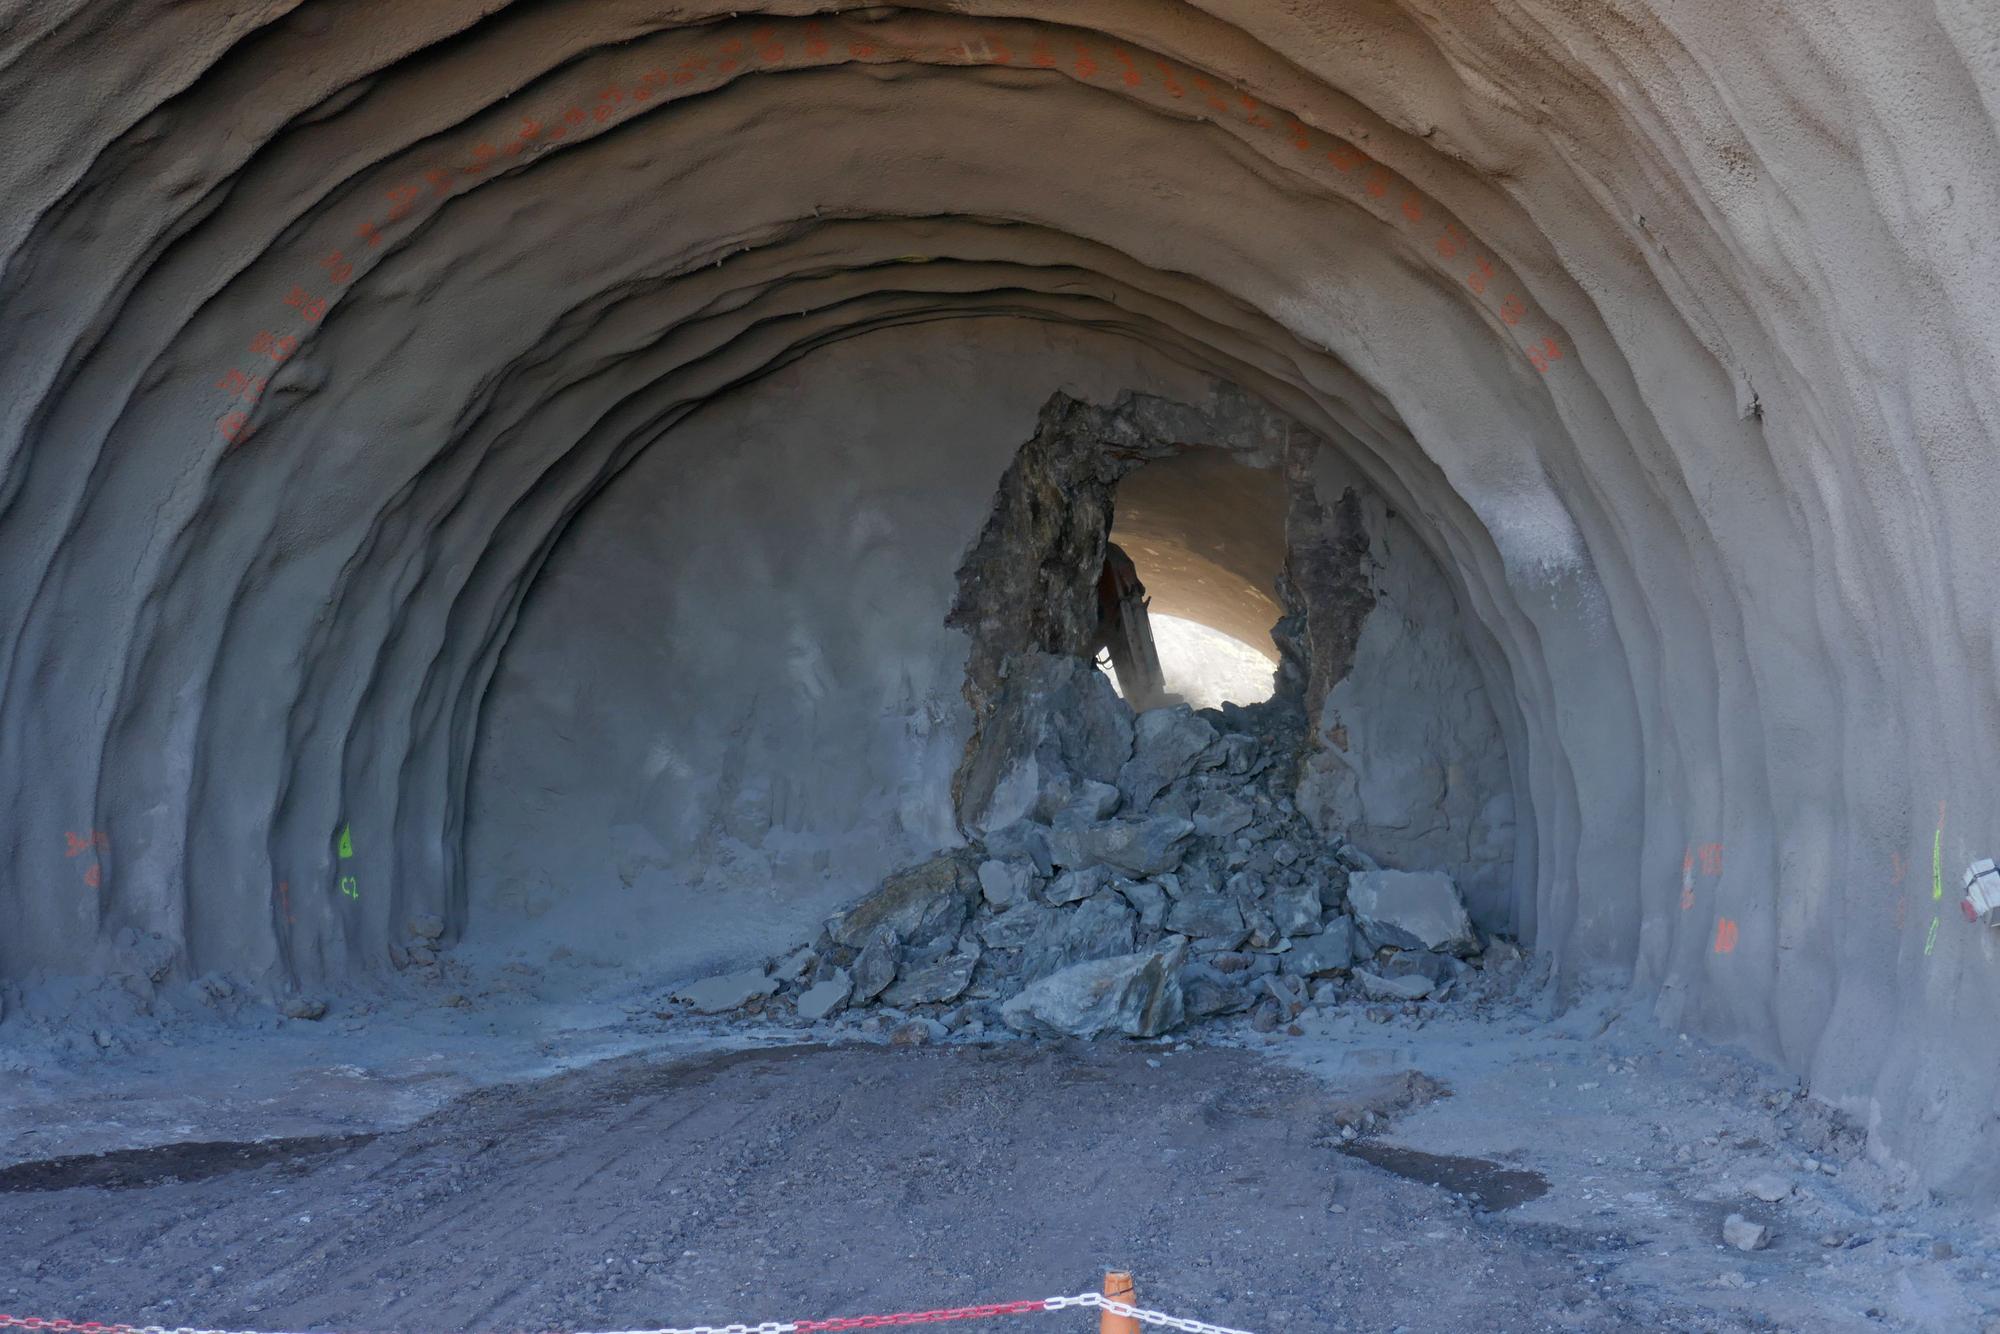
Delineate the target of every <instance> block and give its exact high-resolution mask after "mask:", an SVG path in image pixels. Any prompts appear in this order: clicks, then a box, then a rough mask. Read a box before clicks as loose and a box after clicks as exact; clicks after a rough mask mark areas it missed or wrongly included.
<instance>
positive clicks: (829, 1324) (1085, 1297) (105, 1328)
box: [0, 1292, 1249, 1334]
mask: <svg viewBox="0 0 2000 1334" xmlns="http://www.w3.org/2000/svg"><path fill="white" fill-rule="evenodd" d="M1072 1308H1095V1309H1097V1310H1100V1311H1109V1312H1111V1313H1112V1314H1113V1315H1122V1316H1129V1317H1131V1318H1132V1319H1134V1320H1137V1321H1139V1322H1140V1323H1141V1324H1146V1325H1159V1326H1161V1327H1163V1328H1165V1329H1178V1330H1183V1331H1185V1334H1249V1331H1247V1330H1241V1329H1230V1328H1228V1327H1226V1326H1223V1325H1211V1324H1208V1323H1206V1322H1205V1321H1201V1320H1189V1319H1186V1318H1184V1317H1181V1316H1172V1315H1168V1314H1167V1313H1166V1312H1164V1311H1148V1310H1145V1309H1144V1308H1142V1307H1137V1306H1133V1305H1131V1304H1130V1303H1128V1302H1121V1301H1115V1300H1113V1299H1112V1298H1110V1297H1106V1296H1103V1295H1102V1294H1100V1293H1095V1292H1086V1293H1083V1294H1081V1295H1079V1296H1076V1297H1042V1298H1038V1299H1034V1300H1029V1301H1019V1302H998V1303H995V1304H993V1305H989V1306H948V1307H944V1308H941V1309H939V1310H935V1311H898V1312H895V1313H893V1314H890V1315H853V1316H834V1317H832V1318H830V1319H824V1320H788V1321H776V1320H770V1321H765V1322H764V1323H763V1324H758V1325H681V1326H665V1327H655V1328H653V1329H644V1330H614V1331H605V1332H604V1334H810V1332H811V1331H816V1330H850V1329H888V1328H892V1327H894V1326H897V1325H937V1324H943V1323H945V1322H946V1321H951V1320H983V1319H987V1318H989V1317H992V1316H1003V1315H1027V1314H1028V1313H1030V1312H1033V1311H1063V1310H1069V1309H1072ZM0 1329H32V1330H46V1331H48V1334H259V1332H258V1331H251V1330H220V1329H190V1328H187V1327H185V1326H182V1327H179V1328H172V1329H170V1328H168V1327H166V1326H163V1325H105V1324H99V1323H97V1322H96V1321H78V1320H46V1319H41V1318H39V1317H36V1316H17V1315H6V1314H0Z"/></svg>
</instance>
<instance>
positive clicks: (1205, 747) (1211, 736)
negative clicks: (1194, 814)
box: [1118, 704, 1222, 812]
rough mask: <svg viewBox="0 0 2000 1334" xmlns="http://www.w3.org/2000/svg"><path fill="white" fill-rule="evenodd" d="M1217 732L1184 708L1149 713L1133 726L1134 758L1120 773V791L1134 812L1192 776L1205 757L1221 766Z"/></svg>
mask: <svg viewBox="0 0 2000 1334" xmlns="http://www.w3.org/2000/svg"><path fill="white" fill-rule="evenodd" d="M1214 745H1215V728H1214V727H1212V726H1211V725H1210V724H1209V722H1208V720H1207V719H1206V718H1201V717H1198V716H1197V715H1196V714H1195V712H1194V710H1193V709H1191V708H1189V707H1188V706H1187V705H1185V704H1175V705H1172V706H1171V707H1168V708H1164V709H1148V710H1146V712H1144V713H1142V714H1140V715H1139V719H1138V721H1137V722H1136V723H1134V724H1133V726H1132V758H1131V759H1129V760H1127V761H1126V762H1125V763H1124V765H1123V767H1121V768H1120V769H1119V771H1118V790H1119V791H1120V792H1122V793H1124V795H1125V805H1126V808H1127V809H1128V810H1131V811H1135V812H1136V811H1143V810H1145V809H1146V807H1147V806H1149V805H1151V804H1152V801H1153V798H1154V797H1157V796H1159V795H1160V793H1161V792H1162V791H1163V790H1164V789H1165V788H1166V786H1167V785H1168V784H1169V783H1172V782H1173V781H1174V780H1175V779H1178V778H1185V777H1187V776H1188V775H1189V774H1191V773H1193V772H1194V771H1195V769H1196V767H1197V766H1198V765H1199V764H1200V763H1201V761H1202V759H1203V757H1204V756H1208V757H1209V762H1210V763H1211V764H1214V763H1220V762H1221V760H1222V755H1221V752H1220V751H1219V750H1215V751H1211V750H1210V747H1212V746H1214Z"/></svg>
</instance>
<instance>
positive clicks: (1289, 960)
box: [1284, 917, 1354, 977]
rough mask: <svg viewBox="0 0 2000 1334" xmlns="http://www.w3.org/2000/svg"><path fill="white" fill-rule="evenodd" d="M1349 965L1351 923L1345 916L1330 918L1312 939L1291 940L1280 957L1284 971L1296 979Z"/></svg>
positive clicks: (1351, 955) (1322, 974) (1352, 952)
mask: <svg viewBox="0 0 2000 1334" xmlns="http://www.w3.org/2000/svg"><path fill="white" fill-rule="evenodd" d="M1353 963H1354V924H1353V923H1352V922H1351V921H1350V920H1349V919H1347V918H1345V917H1336V918H1334V919H1333V920H1332V921H1330V922H1328V923H1327V925H1326V929H1325V930H1324V931H1322V932H1320V933H1319V934H1318V935H1316V936H1307V937H1305V938H1303V939H1300V940H1294V941H1293V942H1292V948H1291V949H1290V950H1289V951H1287V952H1286V954H1285V957H1284V968H1285V971H1286V972H1288V973H1295V974H1297V975H1298V976H1300V977H1324V976H1326V975H1327V974H1328V973H1336V972H1341V971H1343V970H1345V969H1347V968H1348V967H1350V966H1352V964H1353Z"/></svg>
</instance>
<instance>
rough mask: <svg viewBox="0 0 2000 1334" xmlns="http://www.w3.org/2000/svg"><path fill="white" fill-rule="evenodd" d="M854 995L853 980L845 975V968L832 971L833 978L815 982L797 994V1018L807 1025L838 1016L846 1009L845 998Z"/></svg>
mask: <svg viewBox="0 0 2000 1334" xmlns="http://www.w3.org/2000/svg"><path fill="white" fill-rule="evenodd" d="M853 994H854V979H853V978H851V977H849V976H848V975H847V970H846V969H845V968H836V969H834V970H833V976H831V977H829V978H826V979H825V980H824V981H820V982H815V983H813V985H811V986H810V987H807V988H806V989H805V990H804V991H802V992H800V993H799V1001H798V1010H799V1018H801V1019H803V1020H805V1021H806V1022H807V1023H809V1024H815V1023H818V1022H819V1021H820V1020H822V1019H826V1018H830V1017H831V1016H833V1015H836V1014H839V1013H840V1012H841V1011H842V1010H843V1009H845V1008H846V1007H847V998H848V997H850V996H852V995H853Z"/></svg>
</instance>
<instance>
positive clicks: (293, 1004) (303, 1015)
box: [282, 996, 326, 1021]
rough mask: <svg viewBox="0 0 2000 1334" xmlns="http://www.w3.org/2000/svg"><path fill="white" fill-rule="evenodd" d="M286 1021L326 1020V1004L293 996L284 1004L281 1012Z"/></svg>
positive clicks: (306, 997) (307, 997)
mask: <svg viewBox="0 0 2000 1334" xmlns="http://www.w3.org/2000/svg"><path fill="white" fill-rule="evenodd" d="M282 1013H283V1014H284V1016H285V1018H287V1019H305V1020H308V1021H310V1020H315V1019H324V1018H326V1002H325V1001H323V1000H315V999H313V998H312V997H309V996H293V997H291V998H290V999H288V1000H287V1001H286V1002H285V1005H284V1009H283V1011H282Z"/></svg>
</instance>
